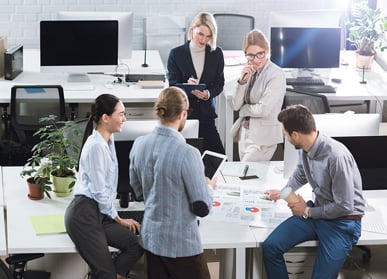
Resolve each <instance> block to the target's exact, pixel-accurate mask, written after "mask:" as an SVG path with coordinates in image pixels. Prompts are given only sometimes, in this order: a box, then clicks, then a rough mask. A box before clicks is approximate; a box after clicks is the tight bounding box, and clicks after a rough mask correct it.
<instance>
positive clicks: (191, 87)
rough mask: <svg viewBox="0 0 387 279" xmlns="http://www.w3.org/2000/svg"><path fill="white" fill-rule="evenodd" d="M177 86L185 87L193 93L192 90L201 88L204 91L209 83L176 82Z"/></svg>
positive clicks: (186, 90) (188, 91)
mask: <svg viewBox="0 0 387 279" xmlns="http://www.w3.org/2000/svg"><path fill="white" fill-rule="evenodd" d="M175 86H176V87H179V88H181V89H183V90H184V91H185V92H187V93H191V91H192V90H195V89H196V90H200V91H203V90H205V89H206V87H207V85H206V84H205V83H199V84H196V83H176V84H175Z"/></svg>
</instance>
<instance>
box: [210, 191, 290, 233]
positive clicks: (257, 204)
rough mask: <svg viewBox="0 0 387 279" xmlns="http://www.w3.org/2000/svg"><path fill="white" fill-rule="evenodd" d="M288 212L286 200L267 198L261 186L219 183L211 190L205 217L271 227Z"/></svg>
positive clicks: (285, 216)
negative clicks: (209, 208)
mask: <svg viewBox="0 0 387 279" xmlns="http://www.w3.org/2000/svg"><path fill="white" fill-rule="evenodd" d="M290 216H291V211H290V209H289V208H288V207H287V205H286V203H285V202H283V201H277V202H273V201H270V200H267V199H266V197H265V195H264V190H260V189H257V187H253V186H244V185H233V184H220V183H219V184H218V185H217V188H216V190H215V191H214V201H213V205H212V211H211V213H210V214H209V216H207V217H205V218H208V219H211V220H214V221H223V222H234V223H239V224H241V225H248V226H256V227H267V228H273V227H276V226H277V225H278V224H279V223H281V222H282V221H283V220H285V219H286V218H288V217H290Z"/></svg>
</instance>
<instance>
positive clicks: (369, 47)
mask: <svg viewBox="0 0 387 279" xmlns="http://www.w3.org/2000/svg"><path fill="white" fill-rule="evenodd" d="M346 25H347V27H349V37H348V41H349V42H351V43H352V45H354V46H355V47H356V49H357V51H358V53H359V54H360V55H365V56H371V55H374V54H375V50H376V49H378V48H379V49H380V50H381V51H383V50H384V49H386V48H387V46H385V45H383V41H382V39H381V37H382V35H383V32H384V31H385V30H387V17H386V16H384V15H383V14H382V12H381V10H380V9H379V8H378V9H372V8H370V7H369V6H368V1H367V0H362V1H360V2H359V3H354V4H353V5H352V18H351V19H348V20H347V22H346Z"/></svg>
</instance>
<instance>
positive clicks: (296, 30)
mask: <svg viewBox="0 0 387 279" xmlns="http://www.w3.org/2000/svg"><path fill="white" fill-rule="evenodd" d="M340 35H341V30H340V28H333V27H331V28H319V27H272V28H271V31H270V47H271V60H272V61H273V62H274V63H275V64H277V65H278V66H280V67H282V68H299V69H302V68H337V67H339V65H340V44H341V39H340Z"/></svg>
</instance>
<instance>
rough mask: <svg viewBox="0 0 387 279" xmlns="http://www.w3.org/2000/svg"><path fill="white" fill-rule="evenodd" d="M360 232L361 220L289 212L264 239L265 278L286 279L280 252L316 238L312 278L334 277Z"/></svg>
mask: <svg viewBox="0 0 387 279" xmlns="http://www.w3.org/2000/svg"><path fill="white" fill-rule="evenodd" d="M360 233H361V221H360V220H358V221H354V220H348V219H334V220H327V219H312V218H308V219H304V218H302V217H298V216H292V217H290V218H288V219H287V220H285V221H284V222H282V223H281V224H280V225H278V227H277V228H275V229H274V230H273V232H272V233H271V234H270V235H269V236H268V238H267V239H266V240H265V241H264V243H263V261H264V264H265V269H266V274H267V277H268V279H287V278H289V277H288V272H287V269H286V264H285V260H284V257H283V254H284V253H285V252H287V251H289V250H290V249H291V248H293V247H294V246H296V245H297V244H300V243H302V242H305V241H309V240H318V241H319V244H318V248H317V255H316V260H315V263H314V269H313V274H312V279H336V278H337V276H338V273H339V271H340V268H341V267H342V265H343V264H344V261H345V260H346V258H347V256H348V254H349V252H350V251H351V249H352V246H353V245H354V244H356V243H357V241H358V239H359V237H360Z"/></svg>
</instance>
